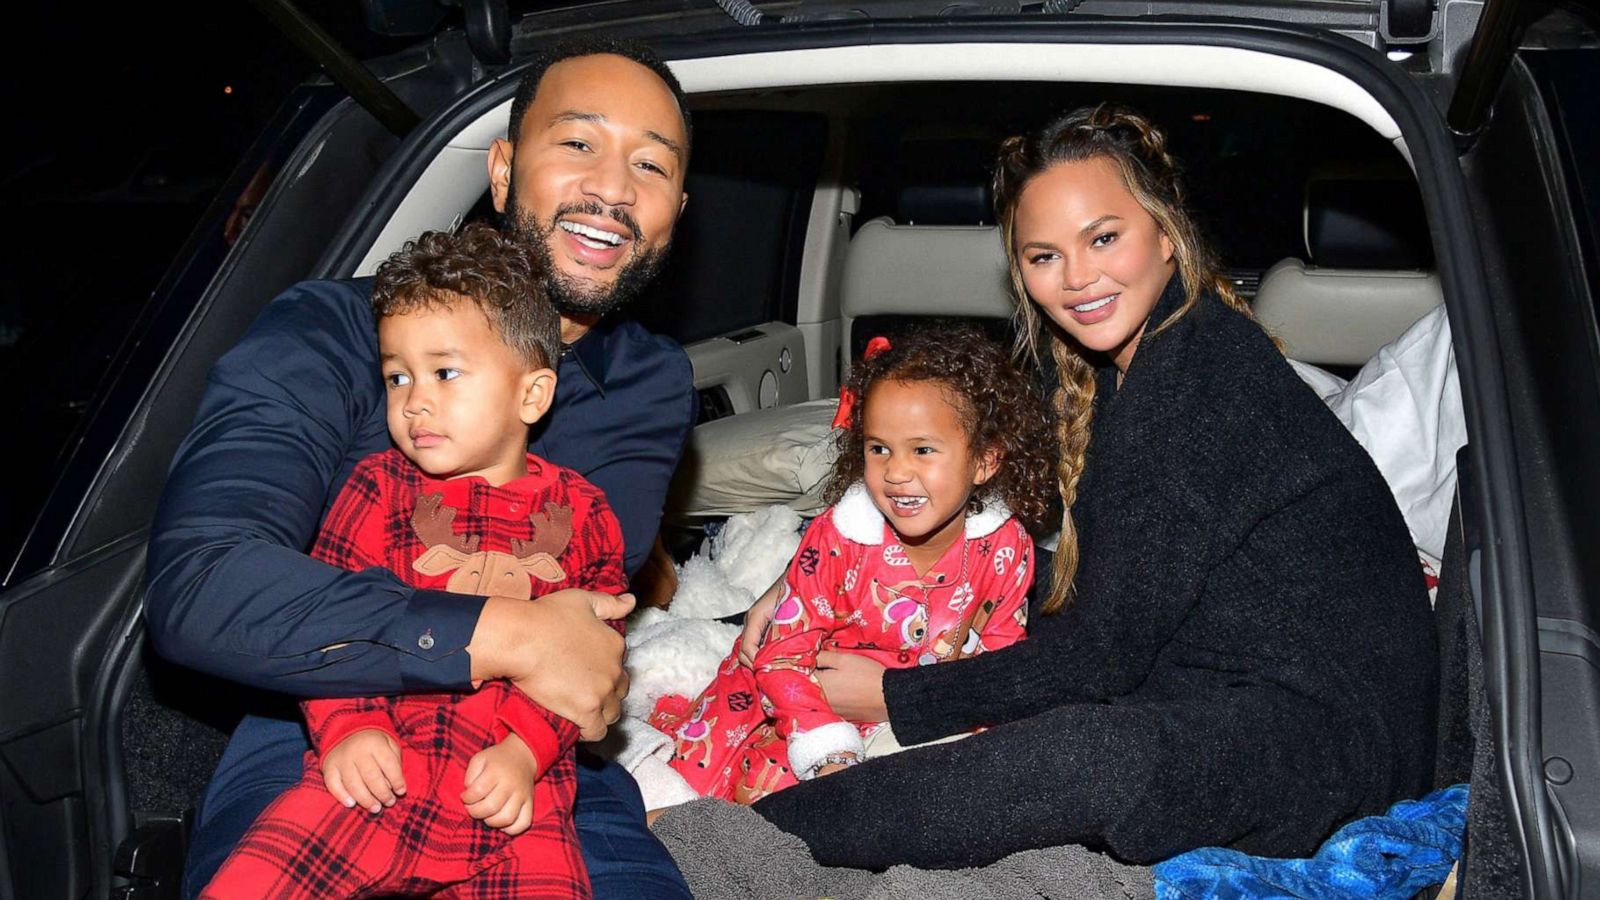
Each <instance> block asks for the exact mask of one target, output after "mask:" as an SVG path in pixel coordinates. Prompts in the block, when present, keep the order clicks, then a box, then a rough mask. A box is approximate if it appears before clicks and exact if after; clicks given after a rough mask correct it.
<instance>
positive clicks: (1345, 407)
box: [1290, 306, 1467, 560]
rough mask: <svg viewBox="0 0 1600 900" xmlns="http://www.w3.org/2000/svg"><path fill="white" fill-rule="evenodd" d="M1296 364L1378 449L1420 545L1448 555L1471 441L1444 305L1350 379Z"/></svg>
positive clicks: (1381, 467)
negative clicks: (1461, 453) (1459, 461)
mask: <svg viewBox="0 0 1600 900" xmlns="http://www.w3.org/2000/svg"><path fill="white" fill-rule="evenodd" d="M1290 364H1291V365H1293V366H1294V367H1295V371H1297V372H1298V373H1299V374H1300V377H1301V378H1303V379H1304V380H1305V381H1306V383H1307V384H1309V385H1311V388H1312V390H1315V391H1316V392H1317V395H1318V396H1320V397H1322V399H1323V401H1324V402H1326V403H1327V404H1328V408H1329V409H1332V410H1333V413H1334V415H1336V416H1338V417H1339V421H1341V422H1343V423H1344V425H1345V427H1346V428H1348V429H1350V433H1351V434H1353V435H1355V438H1356V440H1357V441H1359V442H1360V443H1361V446H1363V447H1365V448H1366V450H1367V452H1368V453H1370V454H1371V455H1372V461H1373V462H1375V463H1377V464H1378V471H1380V472H1382V473H1383V478H1384V480H1385V481H1387V482H1389V490H1390V491H1392V492H1393V493H1394V499H1395V502H1396V503H1397V504H1399V506H1400V512H1401V513H1403V514H1404V515H1405V519H1406V525H1407V526H1409V527H1410V529H1411V539H1412V541H1413V542H1414V543H1415V544H1416V545H1417V549H1418V550H1421V551H1422V552H1423V553H1426V554H1428V556H1430V557H1432V558H1433V559H1435V560H1437V559H1439V558H1440V557H1442V556H1443V555H1444V539H1445V531H1446V529H1447V528H1448V527H1449V517H1450V502H1451V500H1452V499H1453V498H1454V496H1455V487H1456V451H1457V450H1460V449H1461V448H1462V447H1463V446H1465V445H1466V443H1467V425H1466V419H1465V417H1464V416H1463V414H1462V411H1461V382H1460V380H1459V379H1458V377H1457V375H1456V357H1455V348H1454V347H1452V346H1451V344H1450V321H1449V319H1447V318H1446V317H1445V311H1444V307H1443V306H1436V307H1434V308H1433V309H1432V310H1430V311H1429V312H1428V313H1427V314H1426V315H1424V316H1423V317H1422V318H1420V319H1418V320H1417V321H1416V323H1415V324H1413V325H1412V326H1411V327H1410V328H1407V329H1406V330H1405V332H1404V333H1402V334H1401V335H1400V336H1399V337H1398V338H1395V339H1394V341H1392V342H1390V343H1389V344H1386V345H1384V346H1383V347H1382V348H1380V349H1379V350H1378V353H1377V355H1376V356H1374V357H1373V358H1372V359H1371V360H1370V361H1368V362H1367V364H1366V365H1364V366H1362V367H1361V371H1359V372H1357V373H1356V375H1355V377H1354V378H1352V379H1350V381H1349V383H1347V384H1342V383H1341V382H1340V381H1339V379H1338V377H1337V376H1334V375H1331V374H1329V373H1327V372H1324V371H1322V370H1321V369H1318V368H1317V367H1315V366H1310V365H1307V364H1305V363H1301V362H1296V361H1294V360H1290Z"/></svg>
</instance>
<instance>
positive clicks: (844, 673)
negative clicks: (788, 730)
mask: <svg viewBox="0 0 1600 900" xmlns="http://www.w3.org/2000/svg"><path fill="white" fill-rule="evenodd" d="M769 615H770V613H769ZM817 683H818V684H820V685H822V693H823V694H824V695H826V696H827V699H828V705H829V706H830V707H832V708H833V711H834V712H835V713H837V714H838V715H839V716H841V717H843V718H845V719H849V720H850V721H852V722H887V721H889V710H888V707H886V706H885V705H884V701H883V666H881V665H879V664H877V663H876V662H873V661H872V660H870V659H868V658H867V657H865V656H857V655H855V654H853V653H840V652H839V651H837V650H824V651H822V652H821V653H818V654H817Z"/></svg>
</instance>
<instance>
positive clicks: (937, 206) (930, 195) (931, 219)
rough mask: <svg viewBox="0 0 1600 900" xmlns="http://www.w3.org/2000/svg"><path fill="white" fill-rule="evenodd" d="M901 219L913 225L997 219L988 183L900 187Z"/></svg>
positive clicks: (964, 222) (977, 221)
mask: <svg viewBox="0 0 1600 900" xmlns="http://www.w3.org/2000/svg"><path fill="white" fill-rule="evenodd" d="M900 218H902V219H904V220H905V221H906V223H907V224H909V225H986V224H989V223H992V222H993V221H994V191H993V189H992V188H991V187H990V186H989V185H988V184H916V185H908V186H906V187H902V188H901V189H900Z"/></svg>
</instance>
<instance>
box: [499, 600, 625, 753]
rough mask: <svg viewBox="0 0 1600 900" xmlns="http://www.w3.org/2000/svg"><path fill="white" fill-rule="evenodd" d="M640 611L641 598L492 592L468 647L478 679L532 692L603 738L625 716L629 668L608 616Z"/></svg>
mask: <svg viewBox="0 0 1600 900" xmlns="http://www.w3.org/2000/svg"><path fill="white" fill-rule="evenodd" d="M632 609H633V595H632V594H620V595H618V596H615V597H613V596H612V595H610V594H602V593H598V592H595V591H580V590H575V589H573V590H565V591H557V592H556V593H554V594H546V595H545V596H543V597H540V598H538V599H537V600H534V601H533V602H531V603H530V602H528V601H526V600H515V599H512V598H509V597H490V598H489V600H488V602H486V603H485V604H484V605H483V613H482V614H481V615H479V616H478V626H477V628H475V629H473V632H472V641H471V643H469V644H468V645H467V652H468V653H470V654H471V656H472V678H473V679H474V680H475V681H476V680H483V679H487V678H508V679H510V680H511V682H512V683H513V684H515V685H516V686H517V688H518V689H519V690H521V691H522V692H523V693H524V694H527V695H528V696H529V697H530V698H532V700H533V701H534V702H535V703H537V704H539V705H540V706H543V707H544V708H545V709H548V710H550V711H551V712H553V713H555V714H556V715H558V716H561V717H562V718H564V719H567V720H569V721H571V722H572V723H573V724H575V725H577V726H578V731H579V732H580V733H581V734H582V736H583V739H584V740H586V741H598V740H600V739H601V738H603V737H605V736H606V729H607V727H609V726H610V725H611V723H613V722H615V721H617V719H618V718H620V717H621V715H622V698H623V697H624V696H626V695H627V693H628V673H627V670H625V669H624V668H623V667H622V654H623V651H624V650H625V649H626V646H625V645H624V644H623V641H622V635H620V634H618V633H617V631H616V629H614V628H612V627H611V626H610V625H607V624H606V623H605V621H604V620H606V619H620V618H622V617H623V616H626V615H627V614H628V612H629V611H630V610H632Z"/></svg>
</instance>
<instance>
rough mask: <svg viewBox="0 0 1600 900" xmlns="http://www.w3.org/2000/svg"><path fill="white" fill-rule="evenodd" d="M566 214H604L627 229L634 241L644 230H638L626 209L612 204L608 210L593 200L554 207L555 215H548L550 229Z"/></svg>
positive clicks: (641, 236) (637, 224)
mask: <svg viewBox="0 0 1600 900" xmlns="http://www.w3.org/2000/svg"><path fill="white" fill-rule="evenodd" d="M567 215H580V216H606V217H608V218H610V219H611V220H612V221H614V222H616V223H617V224H618V225H621V226H622V227H624V228H626V229H628V234H629V236H631V237H632V238H633V239H634V240H635V241H638V240H641V239H642V238H643V237H644V232H642V231H640V230H639V223H638V222H635V221H634V220H633V216H630V215H628V211H627V210H625V209H623V208H622V207H620V206H613V207H611V208H610V209H609V210H608V209H606V208H605V207H604V206H601V205H600V204H598V203H596V202H594V201H593V200H589V201H586V202H582V203H566V204H563V205H561V206H558V207H556V211H555V215H553V216H551V217H550V228H551V230H554V229H555V227H556V222H558V221H560V219H561V217H562V216H567Z"/></svg>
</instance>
